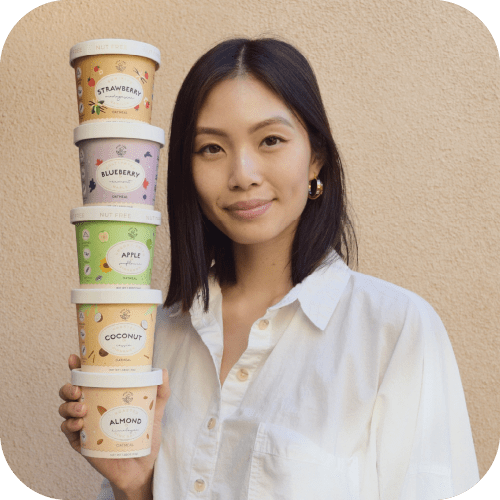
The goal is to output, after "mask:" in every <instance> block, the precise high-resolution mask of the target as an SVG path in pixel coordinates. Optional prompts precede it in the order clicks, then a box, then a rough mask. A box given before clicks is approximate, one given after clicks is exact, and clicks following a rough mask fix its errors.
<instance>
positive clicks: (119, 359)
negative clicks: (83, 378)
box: [76, 304, 157, 372]
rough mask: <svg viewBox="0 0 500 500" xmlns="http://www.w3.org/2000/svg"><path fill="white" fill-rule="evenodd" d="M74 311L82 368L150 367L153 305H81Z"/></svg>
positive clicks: (129, 368)
mask: <svg viewBox="0 0 500 500" xmlns="http://www.w3.org/2000/svg"><path fill="white" fill-rule="evenodd" d="M76 310H77V317H78V339H79V344H80V356H81V361H82V370H83V371H98V372H127V371H130V372H140V371H147V370H149V369H151V361H152V357H153V343H154V331H155V323H156V310H157V306H156V305H152V304H86V305H83V304H82V305H77V306H76ZM120 325H123V327H122V326H120ZM123 335H125V336H127V335H128V336H129V337H128V338H123V337H122V336H123ZM118 336H120V338H118ZM107 337H109V338H107ZM131 337H133V338H131ZM139 337H140V338H139ZM101 342H102V343H101ZM141 346H142V347H141Z"/></svg>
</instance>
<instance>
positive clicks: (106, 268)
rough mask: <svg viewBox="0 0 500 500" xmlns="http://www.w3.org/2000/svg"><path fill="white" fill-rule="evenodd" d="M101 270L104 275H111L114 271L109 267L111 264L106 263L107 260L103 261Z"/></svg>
mask: <svg viewBox="0 0 500 500" xmlns="http://www.w3.org/2000/svg"><path fill="white" fill-rule="evenodd" d="M100 268H101V271H102V272H103V273H109V272H111V271H112V269H111V268H110V267H109V264H108V263H107V262H106V259H105V258H104V259H101V264H100Z"/></svg>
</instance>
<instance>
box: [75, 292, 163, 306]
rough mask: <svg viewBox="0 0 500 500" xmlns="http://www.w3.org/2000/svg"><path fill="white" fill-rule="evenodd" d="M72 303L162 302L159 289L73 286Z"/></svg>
mask: <svg viewBox="0 0 500 500" xmlns="http://www.w3.org/2000/svg"><path fill="white" fill-rule="evenodd" d="M71 303H72V304H163V300H162V293H161V290H151V289H137V290H114V289H109V288H106V289H93V288H75V289H74V290H71Z"/></svg>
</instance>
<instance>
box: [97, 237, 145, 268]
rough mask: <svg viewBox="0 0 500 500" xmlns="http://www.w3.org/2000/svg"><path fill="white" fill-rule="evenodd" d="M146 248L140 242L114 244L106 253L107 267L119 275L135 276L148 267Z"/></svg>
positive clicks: (128, 241) (130, 241) (129, 241)
mask: <svg viewBox="0 0 500 500" xmlns="http://www.w3.org/2000/svg"><path fill="white" fill-rule="evenodd" d="M149 260H150V253H149V249H148V247H147V246H146V245H145V244H144V243H141V242H140V241H134V240H127V241H120V242H119V243H115V244H114V245H113V246H112V247H110V249H109V250H108V252H107V253H106V262H107V264H108V266H109V267H110V268H111V269H113V271H116V272H118V273H120V274H126V275H136V274H141V273H143V272H144V271H145V270H146V269H147V268H148V266H149Z"/></svg>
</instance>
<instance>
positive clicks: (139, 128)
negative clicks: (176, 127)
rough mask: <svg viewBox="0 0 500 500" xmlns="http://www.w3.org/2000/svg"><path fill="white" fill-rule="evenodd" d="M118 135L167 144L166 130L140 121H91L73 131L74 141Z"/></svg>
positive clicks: (123, 137)
mask: <svg viewBox="0 0 500 500" xmlns="http://www.w3.org/2000/svg"><path fill="white" fill-rule="evenodd" d="M110 137H116V138H120V139H143V140H146V141H153V142H157V143H158V144H160V147H161V148H162V147H163V145H164V144H165V132H164V130H163V129H162V128H160V127H155V126H153V125H149V124H148V123H140V122H91V123H84V124H83V125H80V126H79V127H76V128H75V130H74V131H73V139H74V143H75V144H76V145H78V143H79V142H80V141H84V140H86V139H101V138H110Z"/></svg>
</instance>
